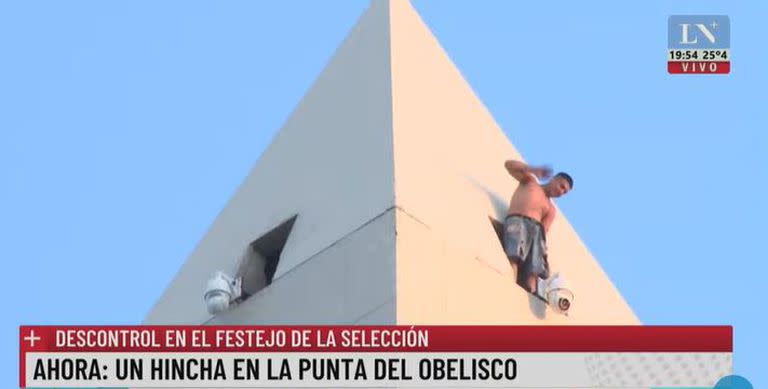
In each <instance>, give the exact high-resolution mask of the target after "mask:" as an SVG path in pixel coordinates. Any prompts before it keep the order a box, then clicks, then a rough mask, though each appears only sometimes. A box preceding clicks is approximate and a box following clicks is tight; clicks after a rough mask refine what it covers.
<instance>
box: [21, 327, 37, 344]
mask: <svg viewBox="0 0 768 389" xmlns="http://www.w3.org/2000/svg"><path fill="white" fill-rule="evenodd" d="M24 340H26V341H27V342H29V347H35V342H37V341H38V340H40V337H39V336H35V330H32V331H29V335H27V336H25V337H24Z"/></svg>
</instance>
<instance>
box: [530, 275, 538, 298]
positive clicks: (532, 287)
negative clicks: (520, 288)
mask: <svg viewBox="0 0 768 389" xmlns="http://www.w3.org/2000/svg"><path fill="white" fill-rule="evenodd" d="M536 278H538V277H536V276H528V290H529V291H530V292H531V293H533V294H536V284H537V282H536V281H537V280H536Z"/></svg>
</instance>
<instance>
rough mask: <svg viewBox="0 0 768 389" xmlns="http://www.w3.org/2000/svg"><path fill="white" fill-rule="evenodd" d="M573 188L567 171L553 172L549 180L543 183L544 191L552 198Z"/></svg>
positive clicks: (571, 179)
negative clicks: (553, 174)
mask: <svg viewBox="0 0 768 389" xmlns="http://www.w3.org/2000/svg"><path fill="white" fill-rule="evenodd" d="M571 189H573V178H571V176H570V175H568V173H564V172H560V173H557V174H555V176H554V177H552V179H551V180H549V182H548V183H547V184H546V185H544V191H545V192H546V193H547V196H549V197H552V198H557V197H560V196H562V195H564V194H566V193H568V192H570V191H571Z"/></svg>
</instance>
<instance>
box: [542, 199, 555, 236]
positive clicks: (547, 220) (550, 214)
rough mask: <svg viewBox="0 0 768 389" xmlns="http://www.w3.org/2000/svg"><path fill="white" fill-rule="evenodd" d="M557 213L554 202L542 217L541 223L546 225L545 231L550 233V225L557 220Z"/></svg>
mask: <svg viewBox="0 0 768 389" xmlns="http://www.w3.org/2000/svg"><path fill="white" fill-rule="evenodd" d="M556 214H557V209H556V208H555V206H554V204H553V205H552V206H550V207H549V210H548V211H547V213H546V214H545V215H544V217H543V218H542V219H541V224H543V225H544V233H545V234H546V233H549V227H550V226H551V225H552V222H553V221H555V215H556Z"/></svg>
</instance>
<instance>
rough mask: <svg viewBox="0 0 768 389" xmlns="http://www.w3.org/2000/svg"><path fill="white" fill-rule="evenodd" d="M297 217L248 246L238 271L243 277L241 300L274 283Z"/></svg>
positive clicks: (238, 274)
mask: <svg viewBox="0 0 768 389" xmlns="http://www.w3.org/2000/svg"><path fill="white" fill-rule="evenodd" d="M297 216H298V215H294V216H293V217H291V218H290V219H288V220H286V221H284V222H282V223H280V224H279V225H278V226H277V227H275V228H273V229H271V230H270V231H269V232H267V233H266V234H264V235H262V236H261V237H259V238H258V239H256V240H254V241H253V242H251V244H249V245H248V248H247V249H246V252H245V254H244V256H243V259H242V260H241V262H240V266H239V267H238V270H237V277H242V290H243V294H242V298H241V300H244V299H247V298H248V297H250V296H252V295H254V294H255V293H257V292H258V291H260V290H261V289H264V288H265V287H267V286H269V285H270V284H271V283H272V280H273V278H274V276H275V272H276V271H277V265H278V264H279V263H280V256H281V254H282V253H283V248H284V247H285V243H286V242H287V241H288V236H289V235H290V234H291V230H292V229H293V224H294V222H295V221H296V217H297Z"/></svg>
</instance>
